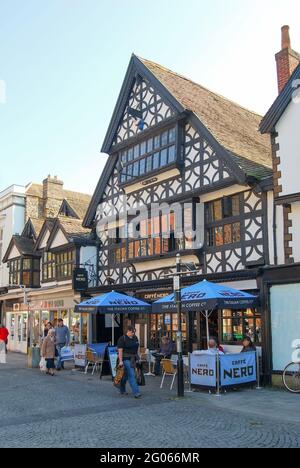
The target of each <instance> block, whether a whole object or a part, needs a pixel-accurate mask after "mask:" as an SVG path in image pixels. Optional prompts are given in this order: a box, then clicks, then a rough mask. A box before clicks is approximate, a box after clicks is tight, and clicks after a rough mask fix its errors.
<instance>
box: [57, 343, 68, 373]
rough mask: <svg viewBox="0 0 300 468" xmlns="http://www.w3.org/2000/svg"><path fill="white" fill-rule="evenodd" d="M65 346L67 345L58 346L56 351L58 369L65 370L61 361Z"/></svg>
mask: <svg viewBox="0 0 300 468" xmlns="http://www.w3.org/2000/svg"><path fill="white" fill-rule="evenodd" d="M65 346H66V344H62V343H60V344H57V345H56V350H57V352H58V356H57V363H56V369H63V368H64V363H63V362H62V361H61V349H62V348H64V347H65Z"/></svg>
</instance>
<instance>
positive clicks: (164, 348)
mask: <svg viewBox="0 0 300 468" xmlns="http://www.w3.org/2000/svg"><path fill="white" fill-rule="evenodd" d="M173 352H174V344H173V342H172V341H171V340H170V338H169V337H168V336H163V337H162V339H161V344H160V348H159V351H158V353H153V356H154V357H155V367H154V374H155V375H160V361H161V360H162V359H170V358H171V356H172V354H173Z"/></svg>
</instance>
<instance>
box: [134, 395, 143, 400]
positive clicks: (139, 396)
mask: <svg viewBox="0 0 300 468" xmlns="http://www.w3.org/2000/svg"><path fill="white" fill-rule="evenodd" d="M141 397H142V395H141V394H139V395H134V398H136V399H138V398H141Z"/></svg>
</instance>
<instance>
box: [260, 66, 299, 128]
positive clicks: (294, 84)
mask: <svg viewBox="0 0 300 468" xmlns="http://www.w3.org/2000/svg"><path fill="white" fill-rule="evenodd" d="M299 80H300V65H298V67H297V68H296V70H295V71H294V73H293V74H292V76H291V77H290V79H289V81H288V82H287V84H286V85H285V87H284V88H283V90H282V91H281V93H280V94H279V96H278V97H277V99H276V100H275V101H274V103H273V104H272V106H271V107H270V109H269V110H268V112H267V113H266V115H265V116H264V118H263V119H262V121H261V123H260V127H259V129H260V131H261V133H270V132H272V131H274V129H275V126H276V124H277V122H278V121H279V119H280V118H281V116H282V115H283V113H284V111H285V110H286V108H287V106H288V105H289V104H290V102H291V101H292V98H293V95H294V93H296V92H297V95H298V93H299V86H300V81H299Z"/></svg>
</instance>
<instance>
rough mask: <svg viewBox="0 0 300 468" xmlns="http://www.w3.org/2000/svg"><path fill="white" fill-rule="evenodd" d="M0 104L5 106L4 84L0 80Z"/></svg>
mask: <svg viewBox="0 0 300 468" xmlns="http://www.w3.org/2000/svg"><path fill="white" fill-rule="evenodd" d="M0 104H6V83H5V81H4V80H0Z"/></svg>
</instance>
